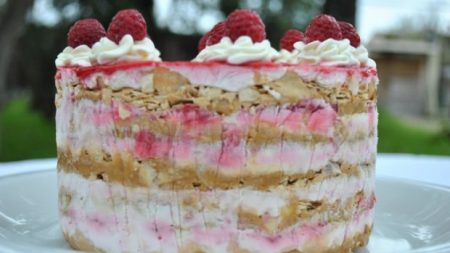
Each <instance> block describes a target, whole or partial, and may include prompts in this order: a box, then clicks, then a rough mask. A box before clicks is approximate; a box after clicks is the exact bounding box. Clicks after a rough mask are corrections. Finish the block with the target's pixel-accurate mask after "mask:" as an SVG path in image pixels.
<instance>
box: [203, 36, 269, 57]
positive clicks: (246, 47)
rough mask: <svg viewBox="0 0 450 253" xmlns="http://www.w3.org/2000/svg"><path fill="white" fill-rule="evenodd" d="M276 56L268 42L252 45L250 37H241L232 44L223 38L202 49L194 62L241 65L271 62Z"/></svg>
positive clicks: (226, 38) (228, 39)
mask: <svg viewBox="0 0 450 253" xmlns="http://www.w3.org/2000/svg"><path fill="white" fill-rule="evenodd" d="M277 56H278V52H277V51H276V50H275V49H274V48H272V47H271V45H270V42H269V41H268V40H263V41H261V42H256V43H253V41H252V39H251V38H250V37H248V36H241V37H239V38H238V39H237V40H236V41H234V43H233V42H232V41H231V39H230V38H229V37H223V38H222V39H221V40H220V42H219V43H217V44H215V45H211V46H207V47H206V48H204V49H203V50H202V51H201V52H200V53H199V54H198V55H197V57H196V58H195V59H194V61H197V62H205V61H226V62H228V63H230V64H242V63H247V62H253V61H272V60H274V59H275V58H276V57H277Z"/></svg>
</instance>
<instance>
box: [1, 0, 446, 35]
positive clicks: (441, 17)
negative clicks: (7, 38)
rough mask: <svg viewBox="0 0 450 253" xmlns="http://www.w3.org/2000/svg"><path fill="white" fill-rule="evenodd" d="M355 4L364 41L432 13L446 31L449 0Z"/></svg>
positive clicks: (38, 16)
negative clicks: (378, 33)
mask: <svg viewBox="0 0 450 253" xmlns="http://www.w3.org/2000/svg"><path fill="white" fill-rule="evenodd" d="M1 1H2V0H0V2H1ZM50 2H51V1H50V0H35V5H34V7H33V11H32V14H31V18H32V19H34V20H36V21H38V22H41V23H43V24H47V25H52V24H55V23H56V22H58V19H59V14H58V12H57V11H56V10H54V9H52V6H51V4H50ZM155 2H156V11H157V12H160V15H159V16H160V17H161V18H162V19H163V17H164V14H165V12H166V11H167V9H168V8H169V4H170V2H171V1H170V0H156V1H155ZM357 6H358V7H357V13H356V27H357V29H358V32H359V33H360V36H361V38H362V40H363V42H368V41H369V40H370V38H371V37H372V36H373V35H374V34H375V33H377V32H383V31H387V30H390V29H392V28H395V27H398V26H399V25H400V24H401V22H402V21H403V20H406V19H409V20H411V22H412V23H413V24H415V25H420V22H421V21H423V20H428V19H430V18H431V17H433V18H434V19H435V20H436V22H437V24H438V27H439V30H440V31H441V32H444V33H447V34H450V0H357ZM76 8H77V6H76V5H71V6H69V7H67V8H66V9H65V10H64V11H63V15H65V16H71V15H74V13H76ZM193 15H195V14H193ZM161 18H160V19H161ZM216 19H217V18H215V16H214V13H212V15H209V16H208V15H205V16H204V17H202V20H200V22H199V24H198V25H199V28H200V30H205V31H206V30H208V29H209V28H210V27H212V26H213V25H214V23H215V22H216Z"/></svg>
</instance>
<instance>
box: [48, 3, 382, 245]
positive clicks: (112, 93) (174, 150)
mask: <svg viewBox="0 0 450 253" xmlns="http://www.w3.org/2000/svg"><path fill="white" fill-rule="evenodd" d="M146 27H147V25H146V24H145V20H144V18H143V17H142V15H141V14H140V13H138V12H137V11H136V10H123V11H121V12H119V13H118V14H117V15H116V16H115V17H114V18H113V20H112V22H111V24H110V25H109V27H108V30H107V31H105V30H104V28H103V26H101V24H100V23H98V21H95V20H93V19H88V20H82V21H78V22H77V23H75V24H74V26H73V27H72V28H71V29H70V31H69V34H68V45H69V46H68V47H67V48H66V49H64V50H63V52H62V53H60V54H59V55H58V57H57V59H56V61H55V63H56V65H57V67H58V70H57V73H56V75H55V83H56V87H57V94H56V99H55V103H56V107H57V112H56V128H57V148H58V184H59V209H60V223H61V228H62V231H63V233H64V236H65V238H66V240H67V241H68V242H69V243H70V245H71V246H72V247H74V248H76V249H80V250H87V251H101V252H351V251H352V250H354V249H356V248H358V247H360V246H363V245H365V244H366V243H367V241H368V238H369V235H370V231H371V229H372V225H373V211H374V204H375V196H374V184H375V160H376V146H377V108H376V96H377V94H376V90H377V84H378V77H377V71H376V66H375V63H374V62H373V61H372V60H371V59H370V58H369V57H368V53H367V50H366V49H365V48H364V46H362V45H360V40H359V36H358V34H357V33H356V31H355V29H354V28H353V26H351V25H350V24H348V23H343V22H338V21H336V20H335V19H334V18H333V17H331V16H327V15H320V16H318V17H316V18H314V19H313V20H312V21H311V23H310V25H309V26H308V28H307V29H306V31H305V32H304V33H303V32H302V31H299V30H295V29H291V30H289V31H287V32H286V33H285V34H284V36H283V37H282V39H281V40H280V48H281V50H280V51H278V50H275V49H274V48H273V47H272V46H271V43H270V42H269V41H268V40H267V39H266V33H265V28H264V23H263V22H262V20H261V19H260V18H259V16H258V14H257V13H255V12H253V11H249V10H236V11H234V12H232V13H231V14H230V15H229V16H228V18H227V19H226V20H225V21H222V22H219V23H218V24H217V25H215V26H214V27H213V28H212V30H211V31H209V32H208V33H206V34H205V35H204V36H203V37H202V39H201V40H200V42H199V45H198V50H199V54H198V55H197V57H196V58H195V59H193V61H190V62H182V61H179V62H166V61H161V59H160V57H159V56H160V53H159V51H158V50H157V49H156V48H155V46H154V44H153V42H152V41H151V39H150V38H149V37H148V34H147V28H146Z"/></svg>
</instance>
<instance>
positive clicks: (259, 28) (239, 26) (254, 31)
mask: <svg viewBox="0 0 450 253" xmlns="http://www.w3.org/2000/svg"><path fill="white" fill-rule="evenodd" d="M225 35H226V36H228V37H230V39H231V40H232V41H236V40H237V39H238V38H239V37H241V36H249V37H250V38H251V39H252V41H253V42H261V41H263V40H265V39H266V30H265V25H264V23H263V21H262V20H261V18H260V17H259V15H258V14H257V13H256V12H254V11H251V10H235V11H233V12H232V13H231V14H230V15H229V16H228V18H227V21H226V26H225Z"/></svg>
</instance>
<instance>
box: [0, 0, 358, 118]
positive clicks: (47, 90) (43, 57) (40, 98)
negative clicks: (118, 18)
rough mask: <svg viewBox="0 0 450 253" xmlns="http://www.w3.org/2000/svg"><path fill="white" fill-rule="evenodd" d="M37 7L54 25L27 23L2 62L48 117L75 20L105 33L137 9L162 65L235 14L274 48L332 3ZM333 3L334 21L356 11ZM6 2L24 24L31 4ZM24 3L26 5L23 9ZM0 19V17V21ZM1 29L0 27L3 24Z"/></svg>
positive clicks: (59, 0) (132, 1)
mask: <svg viewBox="0 0 450 253" xmlns="http://www.w3.org/2000/svg"><path fill="white" fill-rule="evenodd" d="M38 1H41V2H42V1H46V2H49V3H51V6H53V7H54V8H55V9H56V12H57V15H58V17H57V19H58V22H57V23H56V24H54V25H50V26H49V25H44V24H42V23H39V22H36V21H35V20H33V19H31V21H30V22H28V23H27V25H26V26H24V30H25V32H24V33H22V36H21V37H20V39H19V41H18V43H14V46H15V47H16V49H19V48H20V50H10V52H13V55H9V56H8V57H6V58H10V59H11V60H12V61H10V62H11V64H10V67H9V72H8V80H9V82H8V83H10V85H11V84H12V85H15V86H17V84H26V86H27V87H29V88H30V89H31V91H32V93H31V94H32V104H33V108H36V109H39V110H41V111H44V112H45V113H46V114H47V115H49V116H51V115H53V111H54V108H53V107H54V106H53V96H54V85H53V82H54V81H53V75H54V73H55V67H54V59H55V57H56V55H57V54H58V53H59V52H60V51H61V50H62V49H63V48H64V47H65V46H66V34H67V31H68V29H69V27H70V25H71V24H72V23H73V22H74V21H75V20H78V19H81V18H87V17H95V18H97V19H98V20H99V21H100V22H101V23H102V24H103V25H104V26H105V28H106V29H107V26H108V23H109V21H110V20H111V18H112V17H113V16H114V15H115V13H116V12H117V11H118V10H120V9H124V8H135V9H138V10H139V11H141V12H142V13H143V15H144V17H145V19H146V21H147V25H148V31H149V35H150V37H151V38H152V40H153V41H154V43H155V45H156V46H157V48H158V49H159V50H160V51H161V54H162V56H163V58H164V60H190V59H192V58H194V57H195V55H196V53H197V50H196V49H197V43H198V40H199V39H200V36H201V35H202V34H203V33H204V32H206V31H207V30H209V29H210V28H211V27H212V26H214V24H215V23H216V22H218V21H220V20H223V19H224V18H225V17H226V15H228V14H229V13H230V12H232V11H233V10H235V9H237V8H249V9H253V10H256V11H257V12H259V13H260V14H261V17H262V18H263V20H264V22H265V24H266V32H267V35H268V38H269V40H270V41H272V44H273V46H274V47H275V48H278V40H279V38H280V37H281V36H282V34H283V33H284V32H285V31H286V30H288V29H290V28H297V29H300V30H304V28H305V27H306V25H307V24H308V22H309V20H310V19H311V18H312V17H313V16H315V15H317V14H318V13H320V12H321V11H323V9H322V8H323V7H324V6H328V5H330V3H329V2H333V1H335V0H333V1H331V0H328V1H324V0H314V1H311V0H172V1H165V0H155V1H152V0H129V1H120V0H96V1H91V0H36V2H38ZM336 1H338V2H340V3H341V5H336V6H334V7H333V13H332V14H333V15H336V16H337V17H338V19H344V18H339V17H341V16H340V14H339V13H347V14H345V15H343V16H350V14H349V13H350V12H351V10H353V12H354V10H355V8H350V12H349V10H348V9H349V8H348V5H347V4H349V3H350V4H352V3H353V6H354V3H355V1H356V0H348V1H345V0H336ZM10 2H11V3H14V5H21V6H22V5H23V8H24V11H23V13H21V14H20V13H18V14H16V15H14V16H15V17H21V18H22V20H24V17H25V13H26V9H27V7H30V6H31V5H32V2H33V1H32V0H9V1H8V3H10ZM25 2H27V3H28V5H27V6H25V4H24V3H25ZM344 2H345V3H344ZM19 3H20V4H19ZM324 4H325V5H324ZM163 7H164V8H163ZM1 8H2V9H3V8H4V7H1ZM0 10H1V9H0ZM325 10H326V8H325ZM1 13H2V12H1V11H0V15H1ZM42 15H45V14H42ZM0 17H1V16H0ZM0 20H1V19H0ZM344 20H349V19H344ZM353 20H354V13H353ZM1 24H2V25H3V22H2V23H1ZM0 27H1V26H0ZM16 30H19V29H16ZM5 34H7V33H4V32H3V31H1V30H0V39H1V38H3V37H5V36H4V35H5ZM2 56H3V54H2ZM0 78H1V72H0ZM1 87H2V86H0V94H1ZM0 99H1V98H0Z"/></svg>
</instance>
